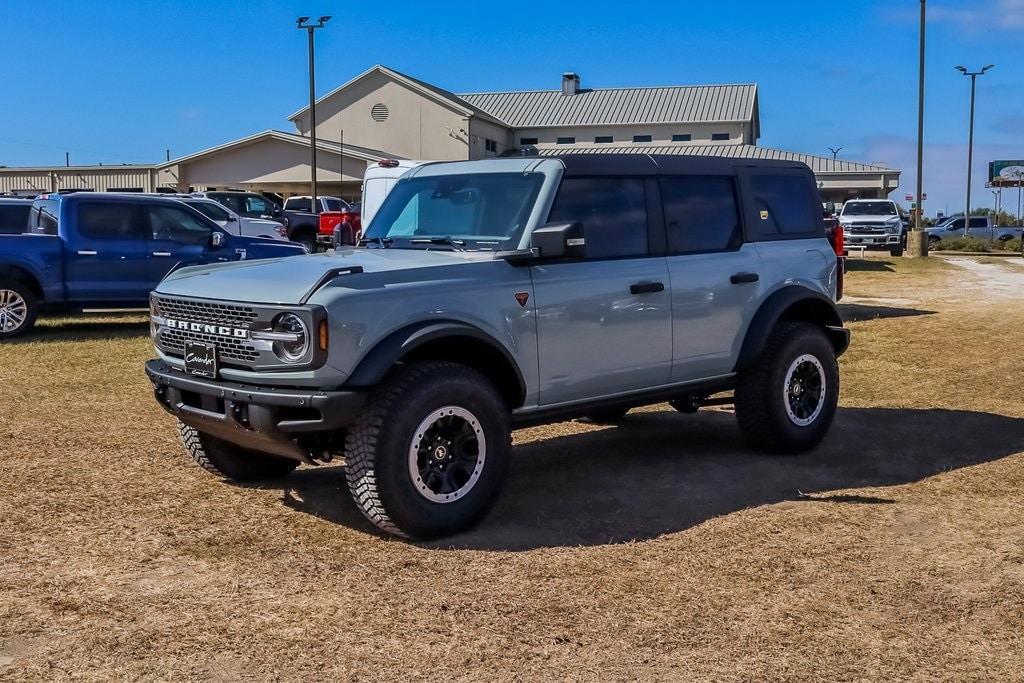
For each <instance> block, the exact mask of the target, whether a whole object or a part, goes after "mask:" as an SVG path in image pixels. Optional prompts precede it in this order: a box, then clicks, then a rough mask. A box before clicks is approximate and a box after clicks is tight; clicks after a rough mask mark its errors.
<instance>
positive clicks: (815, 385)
mask: <svg viewBox="0 0 1024 683" xmlns="http://www.w3.org/2000/svg"><path fill="white" fill-rule="evenodd" d="M825 388H826V382H825V368H824V367H823V366H822V364H821V361H820V360H818V359H817V358H816V357H815V356H813V355H811V354H809V353H805V354H803V355H802V356H799V357H797V358H796V360H794V361H793V362H792V363H790V365H789V369H788V370H787V371H786V378H785V380H784V381H783V382H782V401H783V404H784V405H785V406H786V415H788V416H789V420H790V422H792V423H793V424H795V425H796V426H798V427H806V426H808V425H810V424H811V423H813V422H814V421H815V420H817V419H818V416H819V415H821V411H822V408H824V406H825Z"/></svg>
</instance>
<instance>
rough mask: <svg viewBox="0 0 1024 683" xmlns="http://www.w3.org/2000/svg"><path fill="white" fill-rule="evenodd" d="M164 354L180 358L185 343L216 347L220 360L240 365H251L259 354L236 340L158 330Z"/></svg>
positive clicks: (180, 331)
mask: <svg viewBox="0 0 1024 683" xmlns="http://www.w3.org/2000/svg"><path fill="white" fill-rule="evenodd" d="M157 341H158V343H159V344H160V347H161V348H162V349H163V350H164V352H165V353H170V354H172V355H175V356H182V355H184V353H185V342H186V341H194V342H206V343H208V344H216V345H217V357H218V358H220V359H221V360H225V359H227V360H235V361H239V362H242V363H253V362H255V361H256V360H258V359H259V357H260V353H259V351H257V350H256V347H255V346H252V345H251V344H246V343H245V342H243V341H239V340H237V339H231V338H228V337H220V336H217V335H214V334H201V333H199V332H185V331H183V330H167V329H164V330H160V334H159V335H158V339H157Z"/></svg>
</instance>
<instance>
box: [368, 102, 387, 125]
mask: <svg viewBox="0 0 1024 683" xmlns="http://www.w3.org/2000/svg"><path fill="white" fill-rule="evenodd" d="M390 113H391V112H389V111H388V105H386V104H382V103H380V102H378V103H377V104H375V105H373V107H371V108H370V118H372V119H373V120H374V121H376V122H377V123H380V122H381V121H387V119H388V114H390Z"/></svg>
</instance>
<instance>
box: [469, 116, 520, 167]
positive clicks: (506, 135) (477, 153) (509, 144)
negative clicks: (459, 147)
mask: <svg viewBox="0 0 1024 683" xmlns="http://www.w3.org/2000/svg"><path fill="white" fill-rule="evenodd" d="M488 140H493V141H494V144H495V150H496V151H489V150H488V149H487V141H488ZM515 144H516V143H515V136H514V135H513V131H512V130H511V129H510V128H507V127H506V126H500V125H498V124H496V123H491V122H490V121H484V120H483V119H480V118H478V117H475V116H474V117H473V118H472V119H470V121H469V158H470V159H487V158H490V157H496V156H500V155H501V153H502V152H507V151H508V150H510V149H513V148H514V145H515Z"/></svg>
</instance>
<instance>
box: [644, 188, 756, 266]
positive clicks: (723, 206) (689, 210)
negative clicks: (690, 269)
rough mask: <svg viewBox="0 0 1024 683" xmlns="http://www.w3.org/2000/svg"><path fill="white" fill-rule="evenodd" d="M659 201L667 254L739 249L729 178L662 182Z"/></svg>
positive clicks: (734, 197) (735, 205)
mask: <svg viewBox="0 0 1024 683" xmlns="http://www.w3.org/2000/svg"><path fill="white" fill-rule="evenodd" d="M661 200H662V202H663V203H664V205H665V227H666V228H667V230H668V248H669V251H671V252H673V253H680V252H696V251H726V250H728V249H735V248H737V247H738V246H739V245H740V241H741V239H740V217H739V208H738V206H737V204H736V190H735V188H734V186H733V179H732V178H729V177H726V176H676V177H666V178H662V179H661Z"/></svg>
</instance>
